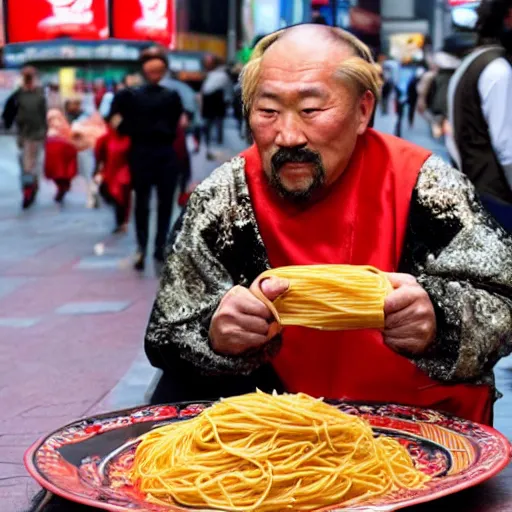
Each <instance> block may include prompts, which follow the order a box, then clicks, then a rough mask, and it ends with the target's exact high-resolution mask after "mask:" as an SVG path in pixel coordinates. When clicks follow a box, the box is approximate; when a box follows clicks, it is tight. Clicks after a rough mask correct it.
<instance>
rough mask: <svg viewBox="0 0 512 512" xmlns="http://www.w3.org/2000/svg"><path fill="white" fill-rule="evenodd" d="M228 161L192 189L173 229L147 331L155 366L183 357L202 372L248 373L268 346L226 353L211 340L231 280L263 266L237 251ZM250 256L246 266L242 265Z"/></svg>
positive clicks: (236, 209)
mask: <svg viewBox="0 0 512 512" xmlns="http://www.w3.org/2000/svg"><path fill="white" fill-rule="evenodd" d="M227 165H229V164H226V166H227ZM226 166H224V167H225V168H224V169H222V168H220V169H218V170H217V171H215V172H214V174H213V175H212V176H211V177H210V178H208V179H207V180H206V181H205V182H203V184H201V185H200V186H199V187H198V188H197V189H196V191H194V193H193V194H192V196H191V197H190V200H189V203H188V206H187V209H186V211H185V212H184V214H183V215H182V217H181V218H180V220H179V225H178V226H176V228H175V230H174V233H173V235H172V240H171V243H170V248H169V254H168V257H167V260H166V264H165V267H164V269H163V272H162V277H161V281H160V287H159V290H158V292H157V296H156V300H155V303H154V306H153V310H152V312H151V315H150V320H149V324H148V327H147V331H146V337H145V349H146V353H147V355H148V358H149V360H150V362H151V364H153V366H156V367H160V368H162V369H165V368H166V367H167V366H169V367H170V366H171V363H173V364H175V362H176V360H179V359H184V360H186V361H188V362H190V363H192V364H194V366H196V367H197V368H198V369H199V370H201V371H202V372H203V373H205V374H210V375H215V374H239V375H247V374H250V373H251V372H252V371H254V370H255V369H257V368H258V367H259V366H260V365H261V364H262V363H263V362H264V361H265V360H266V359H267V357H268V356H269V355H270V353H271V352H272V348H273V347H272V344H270V345H269V346H268V347H265V348H264V349H262V350H260V351H255V352H254V353H251V354H244V356H243V357H228V356H223V355H219V354H217V353H215V352H214V351H213V350H212V348H211V346H210V343H209V338H208V331H209V327H210V321H211V318H212V316H213V313H214V312H215V310H216V309H217V307H218V305H219V303H220V301H221V299H222V297H223V296H224V295H225V294H226V293H227V292H228V291H229V290H230V289H231V288H232V287H233V286H234V285H237V284H240V285H247V284H248V283H249V280H248V279H251V278H252V275H253V274H254V277H256V275H257V273H258V272H259V271H260V270H261V268H258V266H257V265H255V263H254V261H255V260H256V261H261V262H262V263H263V259H262V258H257V257H256V258H253V259H252V260H251V258H247V254H245V257H244V258H240V257H239V256H238V255H237V254H236V249H235V246H238V245H239V244H237V243H234V237H237V236H239V235H238V234H237V233H239V232H241V231H243V230H241V229H240V226H239V224H240V222H241V220H240V219H241V217H243V215H242V212H241V211H240V208H241V206H240V198H239V197H238V194H237V191H236V190H234V188H235V187H234V186H233V184H232V181H233V180H232V179H231V180H230V178H229V172H228V171H229V170H230V169H228V168H227V167H226ZM219 171H220V172H219ZM234 217H237V219H238V220H237V221H236V222H234V221H233V218H234ZM237 223H238V227H237ZM249 224H250V223H249ZM245 232H246V233H247V237H246V238H247V243H246V244H245V249H249V250H250V248H251V243H254V240H253V237H251V233H252V229H251V226H250V225H248V224H246V229H245ZM251 240H253V241H252V242H251ZM251 261H252V267H251V268H250V269H248V268H247V267H244V266H243V265H247V264H249V262H251ZM263 269H265V267H264V266H263Z"/></svg>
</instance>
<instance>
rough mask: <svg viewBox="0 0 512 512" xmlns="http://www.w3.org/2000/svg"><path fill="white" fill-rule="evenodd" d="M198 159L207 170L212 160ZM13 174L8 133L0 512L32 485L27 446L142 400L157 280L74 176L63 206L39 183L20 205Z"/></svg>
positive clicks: (3, 168)
mask: <svg viewBox="0 0 512 512" xmlns="http://www.w3.org/2000/svg"><path fill="white" fill-rule="evenodd" d="M226 135H227V137H228V138H229V137H230V135H231V134H230V133H229V132H228V133H227V134H226ZM237 143H238V144H240V143H239V142H238V141H237V140H234V146H235V147H236V144H237ZM238 149H239V148H236V149H235V151H237V150H238ZM232 155H234V152H233V151H231V152H222V154H219V158H230V157H231V156H232ZM193 159H194V160H193V165H194V166H197V168H198V169H200V170H201V173H204V174H208V172H210V171H211V170H213V168H214V167H215V166H216V165H218V162H208V161H206V159H205V156H204V154H203V153H201V154H200V155H198V156H194V157H193ZM205 170H206V172H205ZM18 180H19V177H18V167H17V156H16V148H15V144H14V138H13V137H6V136H3V137H0V239H1V241H2V242H1V250H0V403H1V404H2V415H1V417H0V504H1V505H0V510H1V511H2V512H16V511H19V510H20V509H23V507H25V506H26V505H27V503H28V501H29V499H30V498H31V497H32V496H33V494H34V492H35V491H36V489H37V486H36V485H35V484H34V483H33V482H32V480H31V479H30V478H29V477H28V475H27V473H26V471H25V469H24V467H23V462H22V457H23V452H24V450H25V449H26V447H27V446H28V445H30V444H31V443H32V442H34V441H35V440H36V439H37V438H38V437H39V436H41V435H42V434H44V433H45V432H49V431H51V430H52V429H55V428H57V427H58V426H60V425H63V424H65V423H67V422H69V421H70V420H73V419H75V418H79V417H81V416H84V415H88V414H91V413H92V412H94V411H97V410H100V409H101V410H107V409H113V408H120V407H122V406H123V405H125V404H131V403H133V404H135V403H140V402H142V401H143V400H144V392H145V390H146V388H147V386H148V383H149V382H150V381H151V378H152V375H153V373H154V371H153V369H151V368H150V367H149V365H148V364H146V363H145V358H144V355H143V352H142V340H143V335H144V331H145V328H146V322H147V319H148V314H149V311H150V308H151V305H152V301H153V298H154V296H155V291H156V285H157V280H156V278H155V276H154V271H153V269H152V268H149V270H148V271H147V272H146V274H145V275H143V276H139V275H137V274H136V273H134V271H133V270H132V268H131V258H132V256H133V252H134V250H135V246H134V241H133V240H134V234H133V233H132V232H131V233H129V234H128V235H125V236H124V237H121V238H119V237H118V238H116V237H114V236H111V235H110V232H111V230H112V228H113V213H112V212H111V211H110V209H109V208H108V207H106V206H104V207H102V208H101V209H99V210H91V209H86V207H85V202H86V195H85V182H84V181H82V180H81V179H80V178H78V179H76V180H75V182H74V184H73V189H72V192H71V193H70V194H69V197H68V198H67V200H66V203H65V205H64V207H63V208H60V207H58V206H57V205H56V204H55V203H54V202H53V194H54V187H53V184H51V183H48V182H44V181H43V183H42V187H41V188H42V189H41V192H40V195H39V198H38V201H37V204H36V205H35V206H34V208H33V209H31V210H29V211H27V212H22V211H21V209H20V191H19V183H18ZM175 214H177V212H175ZM97 244H104V254H102V255H97V254H95V251H94V248H95V246H97ZM125 374H126V375H127V377H126V378H125V379H123V376H124V375H125Z"/></svg>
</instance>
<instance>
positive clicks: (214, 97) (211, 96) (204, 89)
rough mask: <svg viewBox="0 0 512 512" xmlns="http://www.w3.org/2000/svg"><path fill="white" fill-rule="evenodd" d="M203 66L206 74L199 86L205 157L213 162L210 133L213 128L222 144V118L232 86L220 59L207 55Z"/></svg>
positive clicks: (219, 142) (230, 97)
mask: <svg viewBox="0 0 512 512" xmlns="http://www.w3.org/2000/svg"><path fill="white" fill-rule="evenodd" d="M204 66H205V68H206V70H207V74H206V78H205V80H204V82H203V85H202V86H201V115H202V117H203V119H204V123H205V142H206V157H207V158H208V160H213V159H214V156H213V154H212V152H211V142H212V131H213V129H214V128H215V130H216V135H217V143H218V144H219V145H222V144H224V118H225V117H226V108H227V104H228V102H229V101H230V100H231V99H232V95H233V92H232V89H233V84H232V82H231V78H230V76H229V73H228V71H227V68H226V66H224V65H223V63H222V61H221V59H220V58H218V57H216V56H214V55H207V56H206V57H205V59H204Z"/></svg>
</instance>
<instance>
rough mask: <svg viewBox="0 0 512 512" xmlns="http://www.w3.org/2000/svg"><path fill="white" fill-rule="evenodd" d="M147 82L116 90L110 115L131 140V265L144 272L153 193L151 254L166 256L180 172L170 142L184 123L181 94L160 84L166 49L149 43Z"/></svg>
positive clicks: (145, 61) (145, 60)
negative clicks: (133, 253)
mask: <svg viewBox="0 0 512 512" xmlns="http://www.w3.org/2000/svg"><path fill="white" fill-rule="evenodd" d="M141 64H142V72H143V74H144V77H145V79H146V84H145V85H143V86H142V87H140V88H138V89H125V90H124V91H122V92H120V93H119V94H118V95H117V96H116V98H115V100H114V104H113V106H112V112H111V114H116V113H119V114H120V115H121V118H122V121H121V124H120V126H119V132H120V133H122V134H125V135H128V136H129V137H130V138H131V150H130V157H129V164H130V172H131V175H132V184H133V188H134V190H135V228H136V232H137V244H138V250H137V254H136V258H135V263H134V268H135V269H136V270H138V271H143V270H144V268H145V261H146V252H147V246H148V234H149V214H150V211H149V205H150V199H151V192H152V190H153V188H156V191H157V196H158V221H157V234H156V240H155V250H154V258H155V260H156V261H157V262H158V263H160V262H163V260H164V249H165V244H166V240H167V234H168V232H169V227H170V223H171V216H172V209H173V203H174V194H175V190H176V186H177V181H178V178H179V175H180V172H179V165H178V163H177V158H176V154H175V151H174V148H173V143H174V140H175V138H176V132H177V130H178V125H179V123H180V122H183V113H184V111H183V106H182V102H181V99H180V96H179V95H178V93H176V92H175V91H171V90H169V89H167V88H166V87H163V86H161V85H160V81H161V80H162V79H163V78H164V76H165V75H166V74H167V71H168V67H169V63H168V60H167V55H166V52H165V50H163V49H160V48H158V47H153V48H149V49H147V50H145V51H144V52H143V53H142V55H141Z"/></svg>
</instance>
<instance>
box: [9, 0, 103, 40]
mask: <svg viewBox="0 0 512 512" xmlns="http://www.w3.org/2000/svg"><path fill="white" fill-rule="evenodd" d="M7 27H8V37H9V43H22V42H28V41H40V40H47V39H56V38H59V37H71V38H75V39H106V38H107V37H108V36H109V34H108V17H107V0H22V1H20V0H8V1H7Z"/></svg>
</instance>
